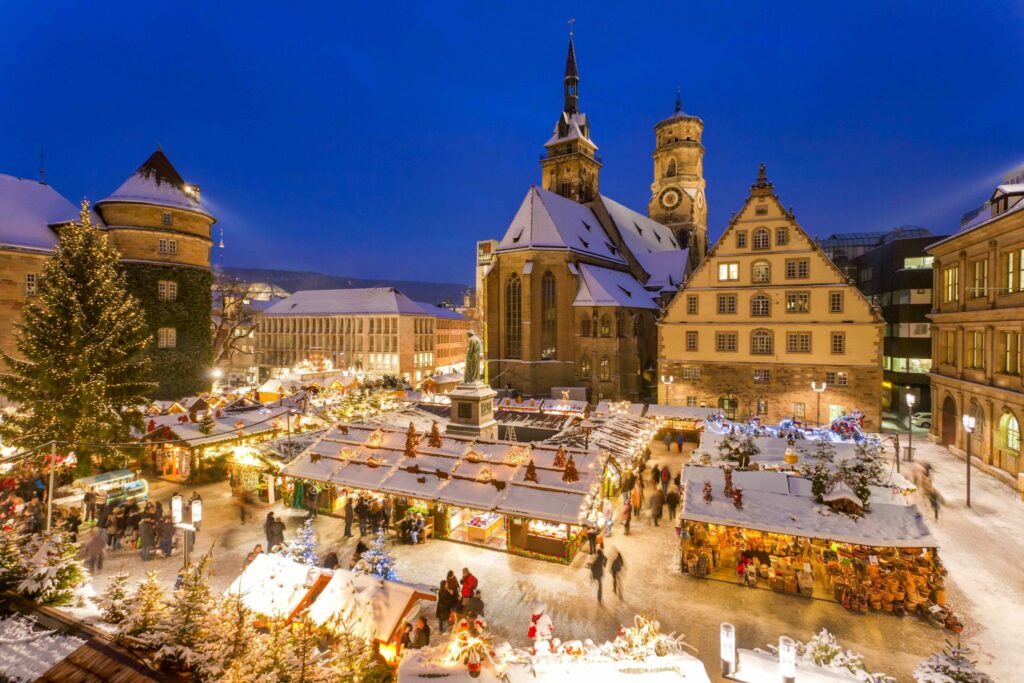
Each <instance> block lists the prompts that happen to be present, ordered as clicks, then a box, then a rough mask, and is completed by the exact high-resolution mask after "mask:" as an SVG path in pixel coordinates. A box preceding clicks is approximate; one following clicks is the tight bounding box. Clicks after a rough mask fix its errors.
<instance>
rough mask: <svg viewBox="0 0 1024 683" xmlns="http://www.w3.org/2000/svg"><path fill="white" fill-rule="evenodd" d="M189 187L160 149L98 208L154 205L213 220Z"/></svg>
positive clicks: (196, 193) (98, 203) (100, 203)
mask: <svg viewBox="0 0 1024 683" xmlns="http://www.w3.org/2000/svg"><path fill="white" fill-rule="evenodd" d="M190 187H191V186H189V185H187V184H186V183H185V180H184V179H183V178H182V177H181V174H180V173H178V170H177V169H176V168H174V165H173V164H171V161H170V159H168V158H167V155H165V154H164V153H163V150H161V149H157V150H156V151H155V152H153V154H151V155H150V157H149V158H148V159H146V161H145V162H144V163H143V164H142V166H139V168H138V170H137V171H135V173H133V174H132V175H131V177H130V178H128V180H126V181H124V182H123V183H122V184H121V187H119V188H117V189H116V190H115V191H114V193H113V194H112V195H110V196H109V197H106V198H104V199H101V200H100V201H98V202H96V205H97V206H100V205H102V204H105V203H107V202H127V203H132V204H154V205H156V206H166V207H170V208H174V209H184V210H186V211H194V212H195V213H200V214H203V215H204V216H210V214H209V213H208V212H207V211H206V210H205V209H203V207H202V205H200V203H199V195H198V192H196V191H188V188H190ZM210 217H211V218H212V216H210Z"/></svg>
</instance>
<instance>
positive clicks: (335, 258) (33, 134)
mask: <svg viewBox="0 0 1024 683" xmlns="http://www.w3.org/2000/svg"><path fill="white" fill-rule="evenodd" d="M570 15H574V16H575V17H576V18H577V23H576V48H577V55H578V57H579V62H580V71H581V78H582V81H581V87H580V93H581V106H582V109H583V110H584V111H586V112H587V113H588V114H589V115H590V117H591V124H592V135H593V138H594V140H595V142H596V143H597V144H598V146H599V147H600V151H599V154H600V155H601V156H602V157H603V159H604V170H603V171H602V174H601V190H602V192H603V193H604V194H607V195H609V196H612V197H614V198H616V199H618V200H619V201H623V202H624V203H626V204H628V205H630V206H632V207H634V208H636V209H638V210H644V209H645V208H646V202H647V197H648V192H649V185H650V182H651V178H650V176H651V159H650V152H651V148H652V143H653V133H652V126H653V125H654V124H655V123H656V122H657V121H658V120H659V119H661V118H663V117H664V116H667V115H668V114H670V113H671V110H672V104H673V99H674V97H675V88H676V84H677V83H679V84H680V85H681V86H682V89H683V102H684V108H685V109H686V110H687V111H688V112H691V113H694V114H696V115H698V116H700V117H701V118H703V119H704V122H705V136H704V143H705V147H706V149H707V154H706V164H705V172H706V176H707V180H708V198H709V203H710V209H711V212H710V223H711V234H712V237H713V238H714V237H717V236H718V235H719V234H720V233H721V231H722V229H723V228H724V227H725V224H726V223H727V221H728V219H729V214H730V212H731V211H734V210H736V209H737V208H739V206H740V205H741V203H742V201H743V198H744V197H745V196H746V191H747V188H748V186H749V184H750V183H751V182H752V181H753V179H754V176H755V175H756V167H757V163H758V162H760V161H765V162H767V164H768V170H769V176H770V178H771V180H773V181H774V182H775V186H776V190H777V192H778V193H779V196H780V198H781V199H782V201H783V203H784V204H786V205H793V206H795V209H796V215H797V219H798V220H799V221H800V222H801V224H802V225H803V226H804V227H805V228H806V229H807V230H808V231H809V232H810V233H811V234H812V235H820V236H825V235H828V234H830V233H832V232H846V231H857V230H876V229H885V228H888V227H892V226H895V225H899V224H903V223H913V224H920V225H924V226H926V227H929V228H931V229H932V230H933V231H935V232H942V231H950V230H953V229H954V228H955V226H956V224H957V221H958V219H959V216H960V215H961V214H962V213H963V212H964V211H966V210H968V209H970V208H971V207H972V206H974V205H976V204H978V203H980V202H981V201H983V200H984V199H985V198H986V195H987V194H988V192H989V191H990V190H991V188H992V186H993V185H994V184H995V183H996V182H997V180H998V177H999V175H1000V174H1001V173H1002V172H1004V171H1005V170H1007V169H1008V168H1010V167H1012V166H1014V165H1016V164H1018V163H1021V162H1024V125H1022V122H1021V115H1022V110H1024V106H1022V105H1024V82H1022V81H1024V67H1022V65H1024V35H1022V33H1024V31H1022V28H1021V26H1022V20H1024V8H1022V5H1021V3H1008V2H995V1H985V2H977V1H970V0H968V1H965V2H934V1H932V2H914V3H911V2H894V1H891V0H886V1H885V2H877V3H862V4H858V5H857V6H856V7H851V5H850V4H849V3H832V2H818V3H811V2H806V3H781V4H780V3H765V2H763V1H758V2H740V1H738V0H730V1H729V2H718V1H710V0H709V1H708V2H703V3H701V2H665V3H658V4H657V5H655V4H654V3H626V2H608V3H600V4H599V3H595V2H587V3H552V2H523V1H522V0H519V1H517V2H507V3H497V2H455V3H442V2H431V3H426V2H423V3H414V2H408V3H406V2H379V3H377V2H367V3H348V2H345V3H340V2H330V3H323V4H322V5H316V6H314V5H313V4H312V3H309V2H211V3H204V2H175V3H164V2H153V1H150V2H145V3H141V2H123V3H118V2H65V3H58V2H50V3H41V2H38V1H36V0H16V1H14V2H12V1H11V0H7V1H6V2H4V3H3V4H2V6H0V65H2V68H0V172H3V173H11V174H15V175H22V176H31V177H34V176H36V174H37V172H38V171H37V169H38V164H39V161H38V159H39V148H40V147H45V149H46V159H47V161H46V166H47V179H48V181H49V182H50V183H51V184H53V185H54V186H55V187H56V188H57V189H58V190H59V191H60V192H61V193H62V194H64V195H65V196H67V197H68V198H70V199H72V200H73V201H75V200H77V198H80V197H81V196H83V195H88V196H89V197H90V198H93V199H97V198H101V197H102V196H104V195H105V194H107V193H110V192H111V191H113V190H114V189H115V188H116V187H117V185H118V184H119V183H120V182H121V181H122V180H123V179H124V178H125V177H127V176H128V175H129V174H130V173H131V172H132V171H133V170H134V169H135V168H136V167H137V166H138V165H139V164H140V163H141V162H142V161H143V160H144V159H145V158H146V157H147V156H148V155H149V153H150V152H151V151H152V150H153V149H154V147H155V145H156V144H157V143H160V144H162V145H163V148H164V150H165V151H166V152H167V154H168V156H169V157H170V158H171V160H172V161H173V162H174V163H175V165H176V166H177V167H178V170H179V171H180V172H181V173H182V175H184V176H185V178H186V179H187V180H189V181H191V182H196V183H199V184H200V185H202V187H203V198H204V202H205V203H206V204H207V206H208V208H210V210H212V211H213V212H214V213H215V214H216V215H217V216H218V218H219V219H220V225H221V226H223V228H224V232H225V235H226V241H227V249H226V253H225V259H226V262H227V264H228V265H247V266H265V267H286V268H302V269H310V270H320V271H323V272H330V273H337V274H348V275H356V276H379V277H396V278H397V277H403V278H423V279H434V280H449V281H451V280H456V281H458V280H461V281H463V282H470V281H471V278H472V263H473V248H474V243H475V241H476V240H477V239H480V238H486V237H495V238H499V237H500V236H501V235H502V233H503V232H504V230H505V228H506V227H507V225H508V223H509V221H510V220H511V218H512V216H513V214H514V212H515V209H516V208H517V206H518V204H519V202H520V201H521V200H522V198H523V196H524V195H525V193H526V190H527V188H528V187H529V185H530V184H531V183H534V182H537V181H538V180H539V177H540V173H539V167H538V165H537V159H538V155H539V154H540V153H541V152H542V151H543V148H542V145H543V143H544V141H545V140H546V139H547V138H548V136H549V135H550V133H551V128H552V126H553V124H554V121H555V118H556V116H557V114H558V112H559V111H560V108H561V77H562V70H563V67H564V60H565V50H566V39H567V36H566V31H567V27H566V19H567V18H568V17H569V16H570Z"/></svg>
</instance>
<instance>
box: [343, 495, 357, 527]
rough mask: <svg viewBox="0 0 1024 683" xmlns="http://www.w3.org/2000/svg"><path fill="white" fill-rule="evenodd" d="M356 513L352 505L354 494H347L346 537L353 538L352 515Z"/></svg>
mask: <svg viewBox="0 0 1024 683" xmlns="http://www.w3.org/2000/svg"><path fill="white" fill-rule="evenodd" d="M354 513H355V511H354V510H353V507H352V494H351V493H349V494H348V495H347V496H345V538H352V515H353V514H354Z"/></svg>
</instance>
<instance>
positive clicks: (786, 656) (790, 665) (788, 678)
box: [779, 636, 796, 683]
mask: <svg viewBox="0 0 1024 683" xmlns="http://www.w3.org/2000/svg"><path fill="white" fill-rule="evenodd" d="M779 673H780V674H782V683H795V682H796V641H794V640H793V639H792V638H790V637H789V636H779Z"/></svg>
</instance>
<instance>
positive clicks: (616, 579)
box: [611, 551, 626, 600]
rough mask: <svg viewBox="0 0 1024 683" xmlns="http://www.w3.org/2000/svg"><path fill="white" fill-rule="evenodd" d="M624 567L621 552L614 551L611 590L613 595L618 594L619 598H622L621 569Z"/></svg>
mask: <svg viewBox="0 0 1024 683" xmlns="http://www.w3.org/2000/svg"><path fill="white" fill-rule="evenodd" d="M625 568H626V563H625V561H624V560H623V559H622V552H621V551H616V552H615V559H613V560H612V564H611V570H612V591H613V592H614V593H615V595H617V596H619V600H621V599H622V570H623V569H625Z"/></svg>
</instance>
